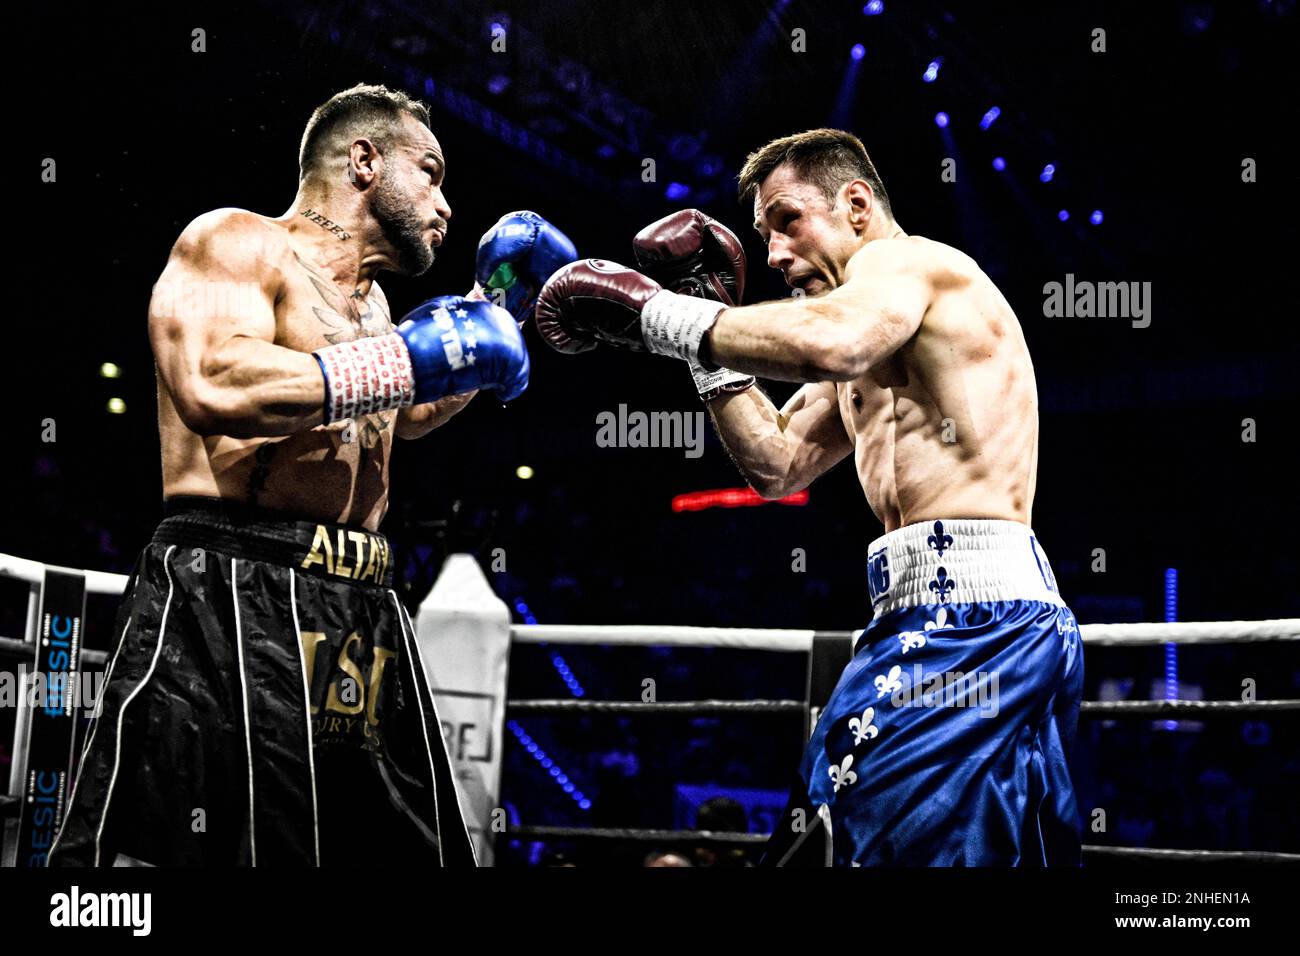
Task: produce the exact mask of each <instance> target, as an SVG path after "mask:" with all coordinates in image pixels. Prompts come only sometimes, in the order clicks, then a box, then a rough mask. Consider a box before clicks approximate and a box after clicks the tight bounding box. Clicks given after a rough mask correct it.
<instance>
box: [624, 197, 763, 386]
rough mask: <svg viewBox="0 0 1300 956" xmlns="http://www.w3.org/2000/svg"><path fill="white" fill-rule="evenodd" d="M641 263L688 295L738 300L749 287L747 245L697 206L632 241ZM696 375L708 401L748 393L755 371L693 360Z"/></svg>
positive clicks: (732, 302) (650, 227) (652, 226)
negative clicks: (723, 396)
mask: <svg viewBox="0 0 1300 956" xmlns="http://www.w3.org/2000/svg"><path fill="white" fill-rule="evenodd" d="M632 253H633V255H634V256H635V257H636V262H637V265H638V266H640V267H641V269H642V270H644V271H645V272H646V274H647V275H649V276H650V277H651V278H653V279H655V280H656V281H658V282H660V283H661V284H662V285H664V286H665V287H667V288H669V289H671V290H672V291H674V292H679V293H682V294H683V295H694V296H698V297H700V298H703V299H713V300H714V301H717V302H722V303H724V304H726V305H729V306H732V305H739V304H740V297H741V296H742V295H743V294H744V292H745V250H744V247H743V246H741V244H740V240H739V239H738V238H736V234H735V233H734V232H732V231H731V230H730V229H728V228H727V227H726V226H724V225H723V224H722V223H720V222H718V221H717V220H716V219H713V218H711V217H710V216H706V215H705V214H704V213H702V212H700V211H699V210H698V209H683V210H681V211H680V212H675V213H673V214H672V215H670V216H665V217H664V218H662V219H660V220H657V221H656V222H652V223H650V225H648V226H646V227H645V228H644V229H642V230H641V231H640V232H638V233H637V234H636V237H635V238H634V239H633V240H632ZM690 367H691V376H692V377H693V378H694V379H695V388H696V391H698V392H699V395H700V398H701V399H702V400H703V401H706V402H707V401H710V400H711V399H714V398H717V397H718V396H720V395H724V394H730V393H734V392H743V391H744V390H745V389H747V388H749V387H751V386H752V385H754V384H755V381H754V376H752V375H746V374H745V373H743V372H736V371H733V370H732V369H729V368H714V369H706V368H704V367H703V365H701V364H699V363H698V362H691V366H690Z"/></svg>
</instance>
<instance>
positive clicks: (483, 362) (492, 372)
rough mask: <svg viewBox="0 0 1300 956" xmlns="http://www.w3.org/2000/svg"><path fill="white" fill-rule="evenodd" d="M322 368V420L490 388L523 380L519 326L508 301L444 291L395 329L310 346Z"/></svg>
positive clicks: (521, 385) (509, 394)
mask: <svg viewBox="0 0 1300 956" xmlns="http://www.w3.org/2000/svg"><path fill="white" fill-rule="evenodd" d="M312 354H313V355H314V356H315V357H316V361H317V363H318V364H319V365H320V369H321V374H323V375H324V376H325V422H326V423H327V424H328V423H330V422H336V421H342V420H343V419H348V418H355V417H357V416H358V415H369V414H372V413H374V412H382V411H386V410H388V409H390V408H400V407H402V406H405V405H418V404H422V403H424V402H432V401H436V400H438V399H440V398H445V397H446V396H448V395H459V394H461V393H462V392H472V391H474V390H475V389H492V390H494V391H496V392H497V393H498V394H499V395H500V397H501V400H502V401H505V402H508V401H510V400H511V399H514V398H518V397H519V396H520V395H521V394H523V391H524V389H526V388H527V387H528V368H529V365H528V350H527V349H526V348H525V347H524V337H523V333H522V332H520V331H519V326H518V325H516V324H515V320H514V318H513V317H512V316H511V315H510V313H509V312H507V311H506V310H505V309H502V308H499V307H497V306H495V305H493V304H492V303H491V302H484V301H481V300H478V299H466V298H464V297H462V296H458V295H443V296H438V297H437V298H435V299H430V300H429V301H428V302H425V303H422V304H421V305H418V306H416V307H415V308H414V309H412V310H411V311H410V312H408V313H407V314H406V316H405V317H404V318H403V320H402V324H401V325H399V326H398V327H397V330H396V331H395V332H391V333H389V334H388V335H376V336H371V337H369V338H363V339H357V340H356V341H353V342H341V343H339V344H338V345H330V346H327V347H326V348H323V349H317V350H316V351H315V352H313V353H312Z"/></svg>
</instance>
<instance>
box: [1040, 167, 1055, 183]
mask: <svg viewBox="0 0 1300 956" xmlns="http://www.w3.org/2000/svg"><path fill="white" fill-rule="evenodd" d="M1055 175H1056V167H1055V166H1053V165H1052V164H1051V163H1048V164H1047V165H1046V166H1044V167H1043V171H1042V172H1041V173H1039V174H1038V178H1039V179H1041V180H1042V181H1043V182H1045V183H1050V182H1051V181H1052V177H1053V176H1055Z"/></svg>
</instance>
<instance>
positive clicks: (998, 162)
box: [993, 156, 1007, 172]
mask: <svg viewBox="0 0 1300 956" xmlns="http://www.w3.org/2000/svg"><path fill="white" fill-rule="evenodd" d="M993 168H994V169H996V170H997V171H998V172H1002V170H1004V169H1006V168H1007V161H1006V160H1005V159H1003V158H1002V157H1001V156H995V157H993Z"/></svg>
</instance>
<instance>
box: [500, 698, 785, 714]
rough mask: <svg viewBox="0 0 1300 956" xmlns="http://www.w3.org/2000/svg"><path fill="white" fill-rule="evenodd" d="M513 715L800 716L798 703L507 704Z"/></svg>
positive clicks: (541, 700) (565, 701)
mask: <svg viewBox="0 0 1300 956" xmlns="http://www.w3.org/2000/svg"><path fill="white" fill-rule="evenodd" d="M506 710H507V711H510V712H511V713H513V714H565V713H568V714H573V713H577V714H803V713H805V712H806V711H807V710H808V705H807V704H806V703H805V702H804V701H801V700H671V701H669V700H664V701H640V700H569V699H567V698H559V699H550V698H539V699H537V700H507V701H506Z"/></svg>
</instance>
